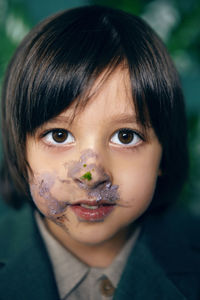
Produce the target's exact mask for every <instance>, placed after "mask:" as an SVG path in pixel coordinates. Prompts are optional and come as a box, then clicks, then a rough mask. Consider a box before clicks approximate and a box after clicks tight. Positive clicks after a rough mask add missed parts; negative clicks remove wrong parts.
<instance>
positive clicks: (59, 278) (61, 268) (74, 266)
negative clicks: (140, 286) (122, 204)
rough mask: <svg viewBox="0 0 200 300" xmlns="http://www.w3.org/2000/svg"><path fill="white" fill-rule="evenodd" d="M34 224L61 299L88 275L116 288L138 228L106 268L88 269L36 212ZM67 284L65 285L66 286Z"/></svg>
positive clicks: (138, 229)
mask: <svg viewBox="0 0 200 300" xmlns="http://www.w3.org/2000/svg"><path fill="white" fill-rule="evenodd" d="M35 218H36V222H37V225H38V228H39V231H40V233H41V236H42V238H43V240H44V243H45V245H46V248H47V251H48V254H49V256H50V260H51V263H52V266H53V271H54V275H55V279H56V283H57V287H58V291H59V294H60V296H61V298H64V297H65V296H66V295H67V294H68V293H70V292H71V290H72V289H74V288H75V287H76V286H77V285H78V284H79V283H80V282H81V281H82V280H84V278H85V277H86V276H87V275H88V274H89V273H90V276H92V277H93V278H95V279H96V280H97V281H98V280H100V279H101V278H102V277H105V276H106V277H107V278H108V279H109V280H110V281H111V282H112V284H113V286H114V287H115V288H116V286H117V284H118V282H119V279H120V277H121V274H122V271H123V269H124V266H125V263H126V261H127V259H128V256H129V253H130V251H131V249H132V248H133V246H134V244H135V242H136V240H137V238H138V235H139V232H140V228H136V229H135V230H134V233H133V234H132V236H131V237H130V238H129V240H128V241H127V243H126V244H125V246H124V247H123V248H122V250H121V251H120V252H119V253H118V255H117V256H116V257H115V259H114V261H113V262H112V263H111V265H109V266H108V267H107V268H94V267H93V268H90V267H89V266H87V265H86V264H84V263H83V262H81V261H80V260H79V259H78V258H76V257H75V256H74V255H73V254H72V253H70V251H68V250H67V249H65V248H64V247H63V246H62V245H61V244H60V243H59V242H58V241H57V240H56V239H55V238H54V237H53V236H52V235H51V233H50V232H49V231H48V229H47V228H46V225H45V223H44V221H43V219H42V217H41V216H40V214H39V213H38V212H36V213H35ZM66 282H67V284H66Z"/></svg>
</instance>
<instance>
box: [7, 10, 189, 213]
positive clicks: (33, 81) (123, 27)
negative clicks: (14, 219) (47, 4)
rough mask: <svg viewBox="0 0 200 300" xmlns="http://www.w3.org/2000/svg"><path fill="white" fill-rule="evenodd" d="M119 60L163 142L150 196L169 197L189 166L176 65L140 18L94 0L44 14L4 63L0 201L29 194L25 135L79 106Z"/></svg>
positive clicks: (160, 201)
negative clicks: (158, 174)
mask: <svg viewBox="0 0 200 300" xmlns="http://www.w3.org/2000/svg"><path fill="white" fill-rule="evenodd" d="M120 65H124V66H126V67H127V69H128V71H129V74H130V80H131V85H132V93H133V101H134V104H135V109H136V114H137V116H138V118H139V120H140V121H141V123H142V124H143V125H144V126H146V125H147V122H148V121H147V113H145V111H148V119H149V120H150V123H151V125H152V127H153V128H154V131H155V133H156V135H157V137H158V139H159V141H160V143H161V145H162V148H163V158H162V162H161V167H162V173H163V175H162V176H161V178H159V179H158V184H157V189H156V193H155V197H154V198H155V199H154V200H153V202H154V204H155V203H156V206H163V205H168V204H169V203H171V202H173V201H174V197H175V196H176V195H178V193H179V192H180V189H181V187H182V185H183V183H184V181H185V179H186V175H187V169H188V152H187V141H186V119H185V111H184V101H183V96H182V91H181V88H180V84H179V79H178V76H177V72H176V70H175V68H174V65H173V63H172V61H171V59H170V57H169V55H168V53H167V51H166V49H165V46H164V45H163V43H162V42H161V40H160V39H159V38H158V37H157V35H156V34H155V32H154V31H153V30H152V29H151V28H150V27H149V26H148V25H147V24H146V23H145V22H144V21H142V20H141V19H140V18H139V17H136V16H133V15H131V14H128V13H126V12H123V11H119V10H115V9H111V8H108V7H101V6H85V7H80V8H76V9H72V10H67V11H64V12H61V13H59V14H56V15H54V16H52V17H50V18H48V19H46V20H44V21H43V22H41V23H40V24H39V25H38V26H36V27H35V28H34V29H33V30H32V31H31V32H30V33H29V34H28V35H27V36H26V38H25V39H24V40H23V41H22V43H21V44H20V46H19V47H18V49H17V51H16V53H15V55H14V56H13V58H12V60H11V62H10V65H9V67H8V70H7V74H6V77H5V82H4V86H3V93H2V132H3V134H2V136H3V166H2V171H1V188H2V191H4V194H5V199H7V201H10V202H11V203H12V204H13V205H14V206H15V207H16V206H18V205H20V203H21V202H22V200H23V199H24V196H26V195H28V193H29V192H28V190H29V189H28V179H27V162H26V149H25V148H26V147H25V144H26V136H27V134H28V133H30V134H33V133H34V131H35V130H36V129H37V128H38V127H39V126H40V125H42V124H43V123H44V122H46V121H47V120H49V119H51V118H53V117H54V116H56V115H58V114H59V113H61V112H62V111H63V110H65V109H66V108H67V107H68V106H69V105H70V104H71V103H72V102H73V101H74V100H75V99H76V101H77V105H79V104H80V105H85V103H87V99H88V98H87V97H86V96H85V95H87V93H88V92H89V91H90V89H91V87H92V85H93V83H94V81H95V80H96V79H97V78H98V77H99V75H100V74H102V72H103V71H107V76H108V75H109V74H112V72H113V71H114V70H115V69H116V68H117V67H118V66H120ZM105 80H106V79H105ZM81 99H85V101H83V100H81ZM16 190H17V191H18V197H17V196H16V195H17V194H16ZM13 193H14V194H15V196H14V197H13ZM17 199H18V200H17Z"/></svg>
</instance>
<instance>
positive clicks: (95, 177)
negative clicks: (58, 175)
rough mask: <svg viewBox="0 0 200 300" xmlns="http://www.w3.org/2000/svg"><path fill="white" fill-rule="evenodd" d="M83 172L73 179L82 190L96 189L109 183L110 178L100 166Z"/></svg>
mask: <svg viewBox="0 0 200 300" xmlns="http://www.w3.org/2000/svg"><path fill="white" fill-rule="evenodd" d="M85 171H86V172H84V170H83V172H82V175H81V176H79V175H78V176H76V177H75V178H74V181H75V182H76V183H77V184H78V185H79V186H80V187H82V188H84V187H85V188H90V189H96V188H97V187H103V186H106V185H107V184H109V183H111V177H110V176H109V175H108V174H106V172H105V171H104V170H103V168H102V167H100V166H96V167H95V168H94V167H93V168H92V169H90V168H89V169H88V170H85Z"/></svg>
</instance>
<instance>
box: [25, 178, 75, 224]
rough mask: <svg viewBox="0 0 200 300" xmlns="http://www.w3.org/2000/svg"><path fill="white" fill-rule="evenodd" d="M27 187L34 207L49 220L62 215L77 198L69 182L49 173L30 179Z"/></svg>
mask: <svg viewBox="0 0 200 300" xmlns="http://www.w3.org/2000/svg"><path fill="white" fill-rule="evenodd" d="M29 186H30V192H31V196H32V199H33V201H34V203H35V205H36V206H37V207H38V209H39V210H40V211H41V213H42V214H43V215H45V216H46V217H48V218H51V219H57V218H58V217H61V216H62V215H64V214H65V212H66V209H67V207H68V205H69V203H70V202H72V201H73V199H74V198H76V197H78V196H79V195H77V189H74V187H73V185H72V183H71V182H70V180H67V179H62V178H60V177H59V176H57V174H55V173H51V172H46V173H41V174H37V175H35V176H34V178H30V180H29Z"/></svg>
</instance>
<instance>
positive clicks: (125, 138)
mask: <svg viewBox="0 0 200 300" xmlns="http://www.w3.org/2000/svg"><path fill="white" fill-rule="evenodd" d="M118 138H119V140H120V142H121V143H123V144H129V143H131V142H132V140H133V132H132V131H131V130H126V131H125V130H123V131H120V132H119V134H118Z"/></svg>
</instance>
